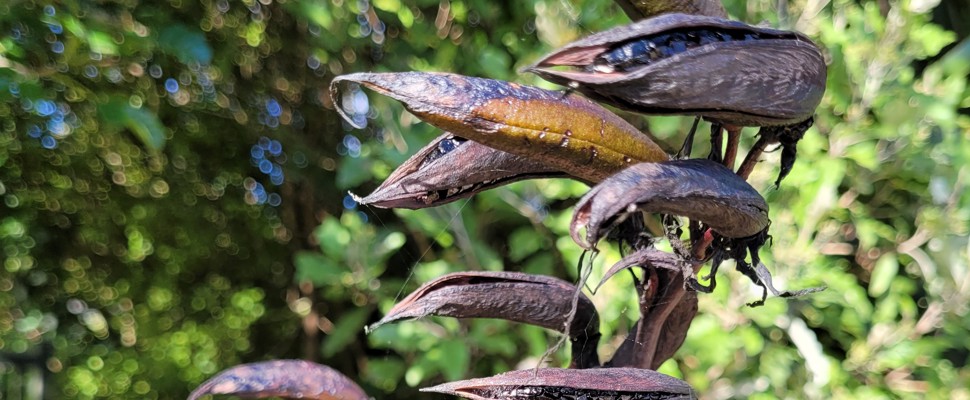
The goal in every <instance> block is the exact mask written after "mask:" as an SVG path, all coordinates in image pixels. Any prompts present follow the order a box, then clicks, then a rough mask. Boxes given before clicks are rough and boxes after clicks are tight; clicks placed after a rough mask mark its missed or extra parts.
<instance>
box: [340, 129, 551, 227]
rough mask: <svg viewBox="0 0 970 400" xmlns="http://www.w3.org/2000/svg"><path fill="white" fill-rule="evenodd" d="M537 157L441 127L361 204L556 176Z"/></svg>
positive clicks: (447, 196) (431, 197)
mask: <svg viewBox="0 0 970 400" xmlns="http://www.w3.org/2000/svg"><path fill="white" fill-rule="evenodd" d="M561 176H565V174H563V173H561V172H558V171H556V170H554V169H552V168H550V167H548V166H546V165H544V164H542V163H540V162H537V161H533V160H531V159H529V158H526V157H522V156H517V155H514V154H511V153H507V152H504V151H501V150H496V149H493V148H491V147H488V146H485V145H483V144H481V143H478V142H474V141H471V140H466V139H464V138H461V137H458V136H455V135H453V134H451V133H445V134H443V135H441V136H438V137H437V138H435V139H434V140H432V141H431V143H430V144H428V145H427V146H425V147H424V148H422V149H421V150H418V152H417V153H415V154H414V155H413V156H411V158H409V159H408V160H407V161H405V162H404V164H401V166H399V167H397V169H395V170H394V172H393V173H391V176H389V177H388V178H387V179H386V180H384V183H382V184H381V186H380V187H378V188H377V189H375V190H374V192H373V193H371V194H370V195H368V196H367V197H364V198H358V199H356V200H357V202H358V203H360V204H370V205H375V206H377V207H384V208H410V209H418V208H426V207H435V206H439V205H442V204H447V203H450V202H453V201H455V200H458V199H463V198H467V197H471V196H472V195H474V194H476V193H479V192H483V191H485V190H488V189H492V188H495V187H498V186H502V185H505V184H508V183H512V182H515V181H519V180H523V179H533V178H551V177H561Z"/></svg>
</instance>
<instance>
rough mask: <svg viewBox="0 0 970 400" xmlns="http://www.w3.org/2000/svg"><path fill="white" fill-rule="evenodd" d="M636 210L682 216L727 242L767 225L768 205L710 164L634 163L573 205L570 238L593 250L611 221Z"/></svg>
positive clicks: (741, 182)
mask: <svg viewBox="0 0 970 400" xmlns="http://www.w3.org/2000/svg"><path fill="white" fill-rule="evenodd" d="M637 208H639V209H642V210H644V211H648V212H653V213H662V214H674V215H681V216H685V217H688V218H691V219H693V220H697V221H700V222H703V223H704V224H706V225H707V226H709V227H711V229H713V230H714V231H715V232H717V233H719V234H721V235H722V236H725V237H729V238H740V237H747V236H751V235H754V234H756V233H759V232H761V231H762V230H764V229H765V227H767V226H768V204H767V203H766V202H765V200H764V198H763V197H761V195H760V194H759V193H758V191H757V190H755V189H754V188H753V187H751V185H749V184H748V183H747V182H745V181H744V180H743V179H741V178H740V177H738V176H737V175H736V174H735V173H733V172H731V170H729V169H727V168H725V167H724V166H723V165H721V164H718V163H715V162H713V161H709V160H699V159H698V160H675V161H667V162H663V163H643V164H637V165H634V166H632V167H630V168H627V169H626V170H623V171H621V172H620V173H618V174H616V175H614V176H612V177H610V178H609V179H607V180H605V181H603V182H602V183H600V184H599V185H596V186H595V187H593V189H592V190H590V191H589V193H587V194H586V196H584V197H583V198H582V199H581V200H580V201H579V203H577V204H576V210H575V212H574V213H573V219H572V222H571V224H570V230H569V232H570V235H571V236H572V238H573V240H574V241H575V242H576V243H577V244H579V245H580V246H581V247H583V248H585V249H592V248H594V247H595V245H596V242H598V241H599V239H600V237H601V234H602V233H603V231H604V230H606V229H608V228H609V227H610V224H611V222H612V221H613V220H615V218H617V217H622V215H623V214H625V213H628V212H631V211H634V210H636V209H637ZM582 228H586V237H585V238H583V237H581V236H580V234H579V231H580V229H582Z"/></svg>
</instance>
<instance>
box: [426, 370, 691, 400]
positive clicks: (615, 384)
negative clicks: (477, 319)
mask: <svg viewBox="0 0 970 400" xmlns="http://www.w3.org/2000/svg"><path fill="white" fill-rule="evenodd" d="M421 391H423V392H436V393H444V394H450V395H453V396H459V397H463V398H466V399H473V400H505V399H536V398H538V399H586V400H610V399H628V400H648V399H650V400H654V399H656V400H661V399H671V400H672V399H693V398H695V395H694V391H693V390H692V389H691V387H690V386H689V385H687V383H686V382H684V381H682V380H680V379H677V378H674V377H672V376H667V375H664V374H661V373H659V372H656V371H651V370H649V369H639V368H601V369H559V368H539V369H527V370H520V371H512V372H507V373H504V374H501V375H496V376H493V377H489V378H479V379H469V380H464V381H458V382H450V383H445V384H443V385H438V386H434V387H430V388H425V389H421Z"/></svg>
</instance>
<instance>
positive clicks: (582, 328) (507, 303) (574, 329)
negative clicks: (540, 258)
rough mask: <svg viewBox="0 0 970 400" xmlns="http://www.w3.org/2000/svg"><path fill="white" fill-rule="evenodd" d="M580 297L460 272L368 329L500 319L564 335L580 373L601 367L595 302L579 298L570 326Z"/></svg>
mask: <svg viewBox="0 0 970 400" xmlns="http://www.w3.org/2000/svg"><path fill="white" fill-rule="evenodd" d="M575 293H576V286H575V285H573V284H571V283H568V282H565V281H562V280H560V279H556V278H553V277H548V276H543V275H532V274H525V273H521V272H506V271H492V272H486V271H482V272H474V271H469V272H455V273H451V274H448V275H445V276H442V277H440V278H438V279H435V280H433V281H431V282H428V283H425V284H424V285H421V287H420V288H418V289H417V290H415V291H414V292H413V293H411V294H410V295H408V296H407V297H405V298H404V299H403V300H401V301H400V302H399V303H397V304H396V305H394V307H393V308H391V310H390V311H388V313H387V315H385V316H384V318H381V320H380V321H377V322H376V323H374V324H373V325H371V326H369V327H368V328H367V329H368V330H369V331H372V330H374V329H377V328H378V327H380V326H381V325H384V324H388V323H393V322H397V321H400V320H404V319H411V318H421V317H426V316H429V315H439V316H444V317H452V318H499V319H504V320H508V321H514V322H521V323H526V324H530V325H536V326H541V327H543V328H547V329H552V330H555V331H559V332H563V333H565V334H567V335H569V338H570V341H571V342H572V353H573V354H572V357H573V360H572V362H573V365H574V366H575V367H577V368H590V367H594V366H598V365H599V358H598V356H597V353H596V346H597V344H598V342H599V337H600V333H599V327H600V324H599V315H598V314H597V313H596V308H595V307H594V306H593V302H592V301H590V300H589V298H587V297H586V296H585V295H583V294H580V296H579V298H578V300H577V303H576V315H575V317H574V318H573V319H572V320H571V321H570V320H568V316H569V313H570V310H571V309H572V307H573V299H574V295H575ZM567 323H569V326H567V325H566V324H567Z"/></svg>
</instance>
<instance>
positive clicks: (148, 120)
mask: <svg viewBox="0 0 970 400" xmlns="http://www.w3.org/2000/svg"><path fill="white" fill-rule="evenodd" d="M98 113H99V114H100V115H101V119H102V120H103V121H105V122H106V123H107V124H108V125H110V126H115V127H125V128H128V129H129V130H130V131H131V132H132V133H133V134H134V135H135V137H136V138H138V140H140V141H141V142H142V144H144V145H145V147H147V148H149V149H151V150H161V149H162V147H164V146H165V126H164V125H162V122H161V121H159V119H158V116H157V115H155V113H153V112H151V111H149V110H147V109H144V108H135V107H132V106H131V105H129V104H128V101H127V100H126V99H123V98H114V99H111V100H110V101H108V102H107V103H104V104H102V105H101V106H99V107H98Z"/></svg>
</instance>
